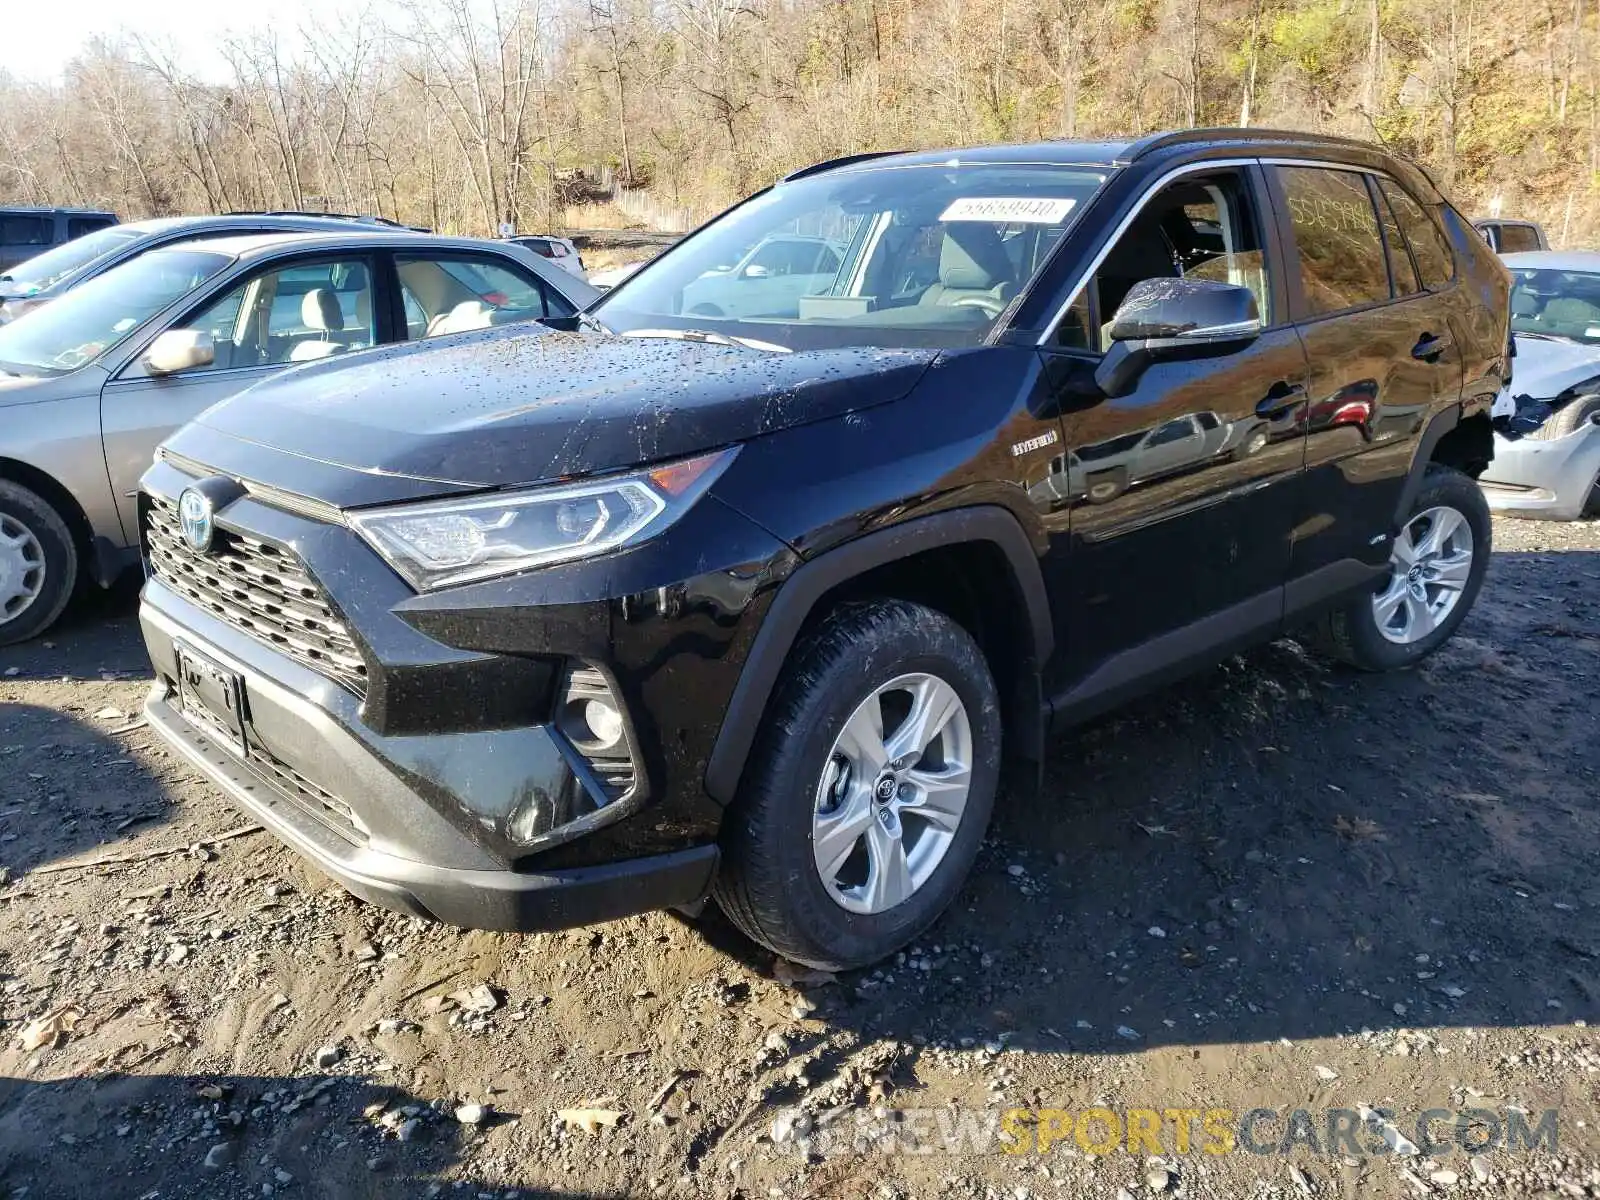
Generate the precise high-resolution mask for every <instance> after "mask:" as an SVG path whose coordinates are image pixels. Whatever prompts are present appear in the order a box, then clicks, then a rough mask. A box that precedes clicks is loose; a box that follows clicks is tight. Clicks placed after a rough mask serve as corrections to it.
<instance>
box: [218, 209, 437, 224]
mask: <svg viewBox="0 0 1600 1200" xmlns="http://www.w3.org/2000/svg"><path fill="white" fill-rule="evenodd" d="M222 215H223V216H225V217H327V218H328V219H329V220H332V221H370V222H372V223H373V224H374V225H390V226H393V227H394V228H396V229H415V228H416V226H414V225H406V224H403V223H401V222H399V221H392V220H390V219H389V218H388V217H375V216H373V215H372V214H371V213H341V212H311V211H309V210H306V209H296V208H235V209H230V210H229V211H228V212H225V213H223V214H222Z"/></svg>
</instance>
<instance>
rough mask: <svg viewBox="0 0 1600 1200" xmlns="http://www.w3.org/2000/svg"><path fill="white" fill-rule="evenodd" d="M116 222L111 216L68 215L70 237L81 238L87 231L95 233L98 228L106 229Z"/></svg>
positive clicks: (68, 235)
mask: <svg viewBox="0 0 1600 1200" xmlns="http://www.w3.org/2000/svg"><path fill="white" fill-rule="evenodd" d="M115 224H116V222H115V221H113V220H112V219H111V218H110V217H68V218H67V237H68V239H69V240H70V239H72V238H80V237H82V236H83V235H84V234H86V233H93V232H94V231H95V230H96V229H106V228H109V227H110V226H112V225H115Z"/></svg>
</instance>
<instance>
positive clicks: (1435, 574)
mask: <svg viewBox="0 0 1600 1200" xmlns="http://www.w3.org/2000/svg"><path fill="white" fill-rule="evenodd" d="M1473 549H1474V548H1473V541H1472V526H1471V525H1470V524H1468V522H1467V518H1466V517H1465V516H1463V515H1462V514H1461V513H1459V512H1457V511H1456V510H1455V509H1453V508H1446V507H1437V508H1429V509H1426V510H1424V511H1423V512H1420V513H1418V514H1417V515H1416V516H1414V517H1412V518H1411V520H1410V521H1408V522H1407V523H1406V527H1405V528H1404V529H1402V530H1401V531H1400V533H1399V535H1398V536H1396V538H1395V539H1394V546H1393V549H1392V550H1391V551H1390V554H1389V566H1390V571H1389V578H1388V579H1387V580H1386V581H1385V582H1384V584H1383V586H1382V587H1381V588H1379V590H1378V591H1376V592H1375V593H1373V596H1372V615H1373V617H1374V619H1375V620H1376V621H1377V625H1378V632H1379V633H1381V634H1382V635H1383V636H1384V638H1385V639H1386V640H1388V641H1390V642H1393V643H1395V644H1396V645H1398V646H1409V645H1411V644H1412V643H1414V642H1420V641H1421V640H1422V639H1423V638H1425V637H1427V636H1428V635H1429V634H1431V633H1432V632H1433V631H1434V630H1436V629H1438V628H1439V626H1440V625H1441V624H1443V623H1444V622H1445V620H1446V619H1448V618H1449V616H1450V614H1451V612H1453V611H1454V610H1455V607H1456V605H1457V604H1458V603H1460V601H1461V594H1462V592H1463V590H1464V589H1465V588H1466V586H1467V580H1468V579H1470V578H1471V576H1472V555H1473Z"/></svg>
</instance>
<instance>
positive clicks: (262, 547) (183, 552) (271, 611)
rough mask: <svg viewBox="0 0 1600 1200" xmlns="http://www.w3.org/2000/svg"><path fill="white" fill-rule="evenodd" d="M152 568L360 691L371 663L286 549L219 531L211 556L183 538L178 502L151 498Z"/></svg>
mask: <svg viewBox="0 0 1600 1200" xmlns="http://www.w3.org/2000/svg"><path fill="white" fill-rule="evenodd" d="M148 513H149V516H148V520H147V532H148V535H149V540H150V566H151V569H152V570H153V571H154V572H155V574H156V575H157V577H159V578H160V580H161V581H162V582H163V583H165V584H166V585H167V586H168V587H170V588H172V589H173V590H174V591H176V592H177V593H178V594H179V595H181V596H184V597H185V598H187V599H189V600H191V601H193V602H194V603H195V604H197V605H199V606H200V607H201V608H204V609H205V610H206V611H208V612H210V613H212V614H214V615H215V616H216V617H218V618H219V619H221V620H223V621H225V622H227V623H228V624H229V625H232V626H233V627H234V628H235V629H238V630H241V631H242V632H244V633H247V634H249V635H250V636H251V637H253V638H255V639H256V640H257V641H259V642H262V643H263V644H265V645H268V646H271V647H272V648H273V649H275V650H277V651H279V652H280V653H282V654H284V655H286V656H287V657H289V658H292V659H294V660H295V661H296V662H299V663H302V664H304V665H305V666H308V667H310V668H311V669H312V670H314V671H320V672H321V673H322V674H324V675H326V676H328V678H330V679H332V680H334V681H335V682H336V683H339V684H341V685H342V686H344V687H346V688H348V689H349V690H350V691H352V692H354V693H355V694H356V695H357V696H361V697H363V698H365V696H366V694H367V664H366V663H365V662H364V661H363V660H362V658H361V654H360V652H359V651H358V650H357V649H356V645H355V642H354V640H353V639H352V638H351V637H350V631H349V630H348V629H346V628H345V625H344V622H343V621H341V620H340V619H339V617H338V616H337V615H335V613H334V611H333V606H332V605H331V604H329V603H328V599H327V596H326V595H325V594H324V592H323V590H322V588H321V586H320V585H319V584H318V583H317V581H316V580H315V579H313V578H312V577H311V574H310V572H308V571H307V570H306V568H305V566H304V565H303V564H302V563H301V562H300V560H299V559H298V558H297V557H296V556H295V555H294V554H292V553H291V552H289V551H288V550H283V549H279V548H278V547H277V546H271V545H268V544H267V543H266V542H262V541H257V540H256V539H255V538H251V537H246V536H244V535H242V534H236V533H229V532H225V531H223V530H218V531H217V534H216V542H215V544H214V545H213V547H212V551H211V553H208V554H200V553H197V552H196V551H195V550H193V549H192V548H190V546H189V544H188V543H187V542H186V541H184V539H183V534H182V532H181V530H180V526H179V524H178V509H177V506H176V505H175V504H172V503H170V502H169V501H166V500H163V499H160V498H159V497H155V496H152V497H150V507H149V510H148Z"/></svg>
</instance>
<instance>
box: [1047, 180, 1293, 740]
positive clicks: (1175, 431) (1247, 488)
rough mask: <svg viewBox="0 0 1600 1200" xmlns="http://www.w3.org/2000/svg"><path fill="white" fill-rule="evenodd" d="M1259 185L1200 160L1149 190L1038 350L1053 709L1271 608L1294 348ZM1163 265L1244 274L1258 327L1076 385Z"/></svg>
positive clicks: (1191, 652) (1092, 697) (1192, 654)
mask: <svg viewBox="0 0 1600 1200" xmlns="http://www.w3.org/2000/svg"><path fill="white" fill-rule="evenodd" d="M1258 185H1259V176H1258V175H1257V174H1256V172H1255V171H1254V170H1253V169H1247V168H1226V169H1215V168H1213V169H1210V170H1205V169H1200V170H1197V172H1196V173H1195V174H1192V175H1186V176H1184V177H1183V178H1182V179H1180V180H1178V181H1177V182H1175V183H1170V184H1168V185H1167V186H1166V187H1165V188H1163V189H1162V190H1160V191H1159V192H1157V193H1156V194H1155V195H1154V196H1153V197H1151V198H1150V199H1149V200H1148V201H1147V202H1146V203H1145V204H1144V206H1143V207H1142V208H1141V209H1140V210H1139V212H1138V214H1137V216H1136V217H1135V218H1134V220H1133V221H1132V223H1131V224H1130V225H1129V226H1128V228H1127V229H1126V230H1125V232H1124V233H1123V235H1122V237H1121V238H1120V239H1119V240H1118V242H1117V243H1116V244H1115V245H1114V246H1113V247H1112V248H1111V250H1110V252H1109V253H1108V254H1106V256H1105V257H1104V259H1103V260H1102V262H1101V264H1100V266H1099V267H1098V269H1097V270H1096V272H1095V274H1094V276H1093V278H1092V279H1091V281H1090V282H1089V284H1088V285H1087V287H1086V288H1085V290H1084V293H1083V294H1082V295H1081V296H1079V297H1078V298H1077V299H1076V300H1075V301H1074V303H1073V305H1072V306H1071V307H1070V308H1069V310H1068V312H1067V314H1066V316H1065V318H1064V320H1063V322H1062V326H1061V328H1060V329H1058V330H1057V331H1056V333H1055V336H1054V339H1053V342H1052V345H1051V347H1050V348H1048V349H1046V351H1045V354H1046V356H1047V359H1048V360H1050V367H1051V370H1052V372H1053V373H1054V375H1055V376H1056V378H1057V379H1058V381H1059V382H1060V386H1061V388H1062V393H1061V405H1062V408H1063V410H1064V413H1065V415H1064V419H1063V427H1064V431H1065V440H1066V447H1065V452H1064V453H1062V454H1061V455H1059V456H1057V458H1056V459H1055V460H1054V462H1053V463H1052V477H1051V479H1050V481H1049V483H1048V486H1046V487H1043V488H1040V489H1038V490H1037V494H1039V495H1048V496H1049V497H1050V498H1051V500H1052V501H1053V503H1054V505H1055V507H1056V509H1057V512H1056V514H1055V522H1056V527H1057V528H1058V529H1059V528H1061V527H1062V526H1063V525H1064V526H1065V527H1066V529H1067V530H1068V535H1069V536H1070V553H1069V554H1068V555H1067V556H1066V561H1065V563H1064V565H1062V566H1061V568H1060V570H1059V572H1058V575H1057V585H1058V587H1059V588H1060V589H1061V591H1060V593H1059V594H1062V595H1064V596H1065V598H1066V599H1065V604H1064V611H1063V612H1062V613H1061V614H1060V617H1061V619H1062V623H1063V627H1064V630H1065V633H1064V638H1063V640H1064V642H1065V645H1064V646H1063V647H1062V650H1063V652H1064V663H1065V675H1064V676H1063V677H1062V678H1060V679H1058V680H1057V691H1058V701H1059V703H1060V707H1061V708H1062V709H1063V711H1067V712H1076V711H1077V710H1078V709H1079V708H1081V707H1090V708H1097V707H1104V706H1105V704H1107V703H1110V702H1113V701H1114V700H1115V699H1116V698H1117V689H1118V688H1119V687H1121V686H1122V684H1121V682H1120V681H1124V680H1129V679H1132V677H1133V676H1135V675H1146V674H1148V673H1150V672H1152V671H1154V672H1159V671H1160V670H1161V669H1162V668H1163V667H1164V666H1165V665H1168V664H1173V665H1176V664H1177V663H1178V662H1179V661H1180V660H1184V659H1189V660H1192V659H1194V658H1197V657H1203V656H1204V654H1206V653H1208V652H1214V651H1215V650H1216V649H1217V648H1218V647H1221V646H1225V645H1226V644H1228V643H1230V642H1235V641H1242V640H1246V639H1248V638H1249V637H1250V636H1251V635H1254V634H1258V633H1259V632H1260V630H1261V629H1262V628H1263V627H1270V626H1271V625H1273V624H1275V623H1276V622H1277V621H1278V620H1279V619H1280V618H1281V616H1282V589H1283V585H1284V581H1285V578H1286V576H1287V573H1288V567H1289V543H1290V534H1291V531H1292V528H1293V523H1294V506H1293V494H1292V493H1293V488H1292V486H1288V485H1291V484H1292V483H1294V482H1295V481H1297V480H1298V479H1299V477H1300V474H1301V470H1302V465H1303V457H1304V434H1303V432H1302V427H1301V424H1300V422H1299V421H1298V413H1299V411H1300V408H1301V407H1302V402H1303V397H1304V387H1305V383H1306V359H1305V351H1304V349H1303V348H1302V346H1301V343H1300V339H1299V337H1298V335H1297V334H1296V332H1295V329H1294V327H1293V326H1292V325H1291V324H1290V323H1289V322H1288V320H1287V311H1288V310H1287V308H1286V307H1285V306H1284V305H1283V303H1282V298H1281V297H1280V296H1279V295H1278V292H1279V291H1280V290H1281V282H1279V281H1280V280H1281V271H1280V264H1279V263H1278V262H1277V261H1276V254H1275V243H1274V242H1273V241H1272V240H1271V239H1270V238H1268V237H1267V236H1266V229H1267V226H1266V225H1265V223H1264V222H1263V221H1262V220H1261V219H1260V214H1261V213H1262V211H1263V210H1262V206H1261V204H1260V191H1259V190H1258ZM1176 276H1184V277H1193V278H1204V279H1212V280H1217V281H1221V282H1230V283H1236V284H1240V285H1242V286H1246V287H1249V288H1250V289H1251V290H1252V291H1254V292H1255V293H1256V298H1257V307H1258V309H1259V311H1260V313H1261V317H1262V323H1263V325H1264V326H1265V327H1266V328H1264V330H1263V331H1262V333H1261V334H1260V336H1259V337H1257V338H1256V339H1255V340H1254V341H1253V342H1252V343H1250V344H1248V345H1246V346H1245V347H1244V348H1242V349H1239V350H1236V351H1234V352H1233V353H1230V354H1227V355H1224V356H1221V357H1212V358H1203V359H1196V360H1191V361H1185V362H1163V363H1157V364H1155V365H1154V366H1152V367H1151V368H1149V369H1148V370H1147V371H1146V372H1145V373H1144V375H1143V376H1142V377H1141V378H1140V380H1139V382H1138V384H1137V386H1136V387H1135V389H1134V391H1133V392H1132V393H1131V394H1129V395H1126V396H1121V397H1118V398H1115V399H1105V398H1104V397H1101V396H1097V395H1095V394H1094V393H1093V391H1092V389H1087V388H1084V387H1083V385H1082V381H1083V379H1084V377H1085V375H1086V374H1087V373H1088V372H1091V371H1092V369H1093V365H1094V363H1095V362H1096V361H1098V359H1099V357H1100V355H1101V354H1102V352H1103V351H1104V349H1105V348H1106V343H1105V338H1104V333H1103V331H1104V330H1105V329H1106V328H1107V327H1108V326H1109V323H1110V320H1111V317H1112V314H1113V313H1114V312H1115V310H1116V307H1117V305H1118V304H1120V303H1121V300H1122V298H1123V296H1125V295H1126V294H1127V292H1128V290H1129V289H1130V288H1131V287H1132V286H1133V285H1134V284H1135V283H1138V282H1140V281H1141V280H1145V279H1151V278H1164V277H1176ZM1073 393H1076V394H1073ZM1061 510H1066V512H1067V513H1069V514H1070V515H1068V516H1067V517H1066V519H1065V520H1063V519H1062V513H1061ZM1084 630H1093V631H1094V634H1093V636H1092V637H1087V636H1083V635H1082V634H1081V632H1080V631H1084Z"/></svg>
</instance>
